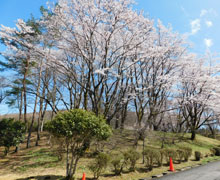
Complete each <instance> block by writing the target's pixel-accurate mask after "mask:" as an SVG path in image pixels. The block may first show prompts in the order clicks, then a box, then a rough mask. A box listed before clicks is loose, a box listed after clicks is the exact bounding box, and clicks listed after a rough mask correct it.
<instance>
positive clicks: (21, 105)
mask: <svg viewBox="0 0 220 180" xmlns="http://www.w3.org/2000/svg"><path fill="white" fill-rule="evenodd" d="M20 101H21V102H20V104H19V118H18V120H19V121H21V120H22V108H23V91H21V97H20Z"/></svg>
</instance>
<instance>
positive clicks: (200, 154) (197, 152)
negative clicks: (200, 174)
mask: <svg viewBox="0 0 220 180" xmlns="http://www.w3.org/2000/svg"><path fill="white" fill-rule="evenodd" d="M201 157H202V153H201V152H199V151H195V160H196V161H200V159H201Z"/></svg>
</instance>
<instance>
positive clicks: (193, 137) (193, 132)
mask: <svg viewBox="0 0 220 180" xmlns="http://www.w3.org/2000/svg"><path fill="white" fill-rule="evenodd" d="M195 138H196V131H195V130H194V129H193V130H192V132H191V140H192V141H193V140H195Z"/></svg>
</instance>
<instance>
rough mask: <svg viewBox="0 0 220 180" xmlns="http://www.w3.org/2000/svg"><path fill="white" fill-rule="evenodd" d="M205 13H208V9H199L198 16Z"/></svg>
mask: <svg viewBox="0 0 220 180" xmlns="http://www.w3.org/2000/svg"><path fill="white" fill-rule="evenodd" d="M207 13H208V10H206V9H202V10H201V11H200V17H202V16H205V15H206V14H207Z"/></svg>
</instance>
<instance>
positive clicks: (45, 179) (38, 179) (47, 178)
mask: <svg viewBox="0 0 220 180" xmlns="http://www.w3.org/2000/svg"><path fill="white" fill-rule="evenodd" d="M64 179H65V177H64V176H55V175H43V176H30V177H26V178H19V179H16V180H64Z"/></svg>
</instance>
